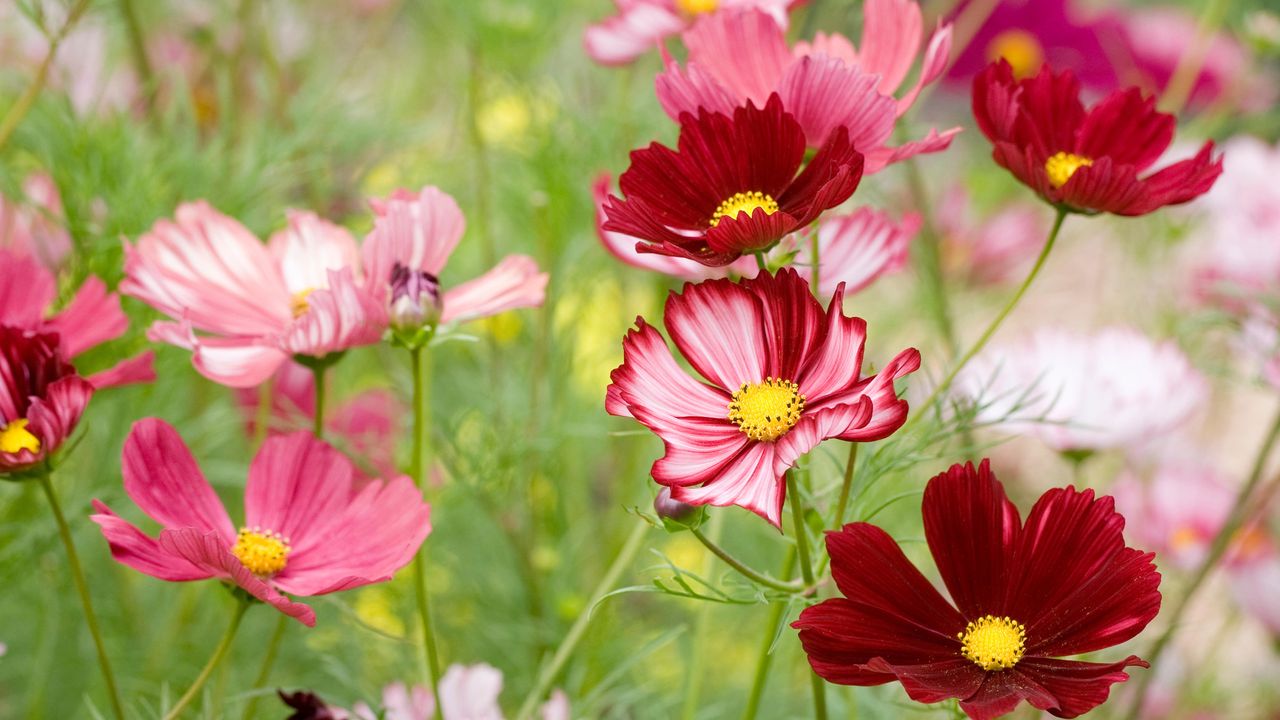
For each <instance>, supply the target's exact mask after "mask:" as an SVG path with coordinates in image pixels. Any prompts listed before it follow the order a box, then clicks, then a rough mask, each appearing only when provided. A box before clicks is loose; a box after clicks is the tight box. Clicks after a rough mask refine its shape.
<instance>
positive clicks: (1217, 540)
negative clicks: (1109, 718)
mask: <svg viewBox="0 0 1280 720" xmlns="http://www.w3.org/2000/svg"><path fill="white" fill-rule="evenodd" d="M1278 438H1280V412H1277V413H1276V417H1275V419H1274V420H1272V422H1271V427H1270V428H1269V429H1268V430H1267V434H1266V436H1265V437H1264V438H1263V440H1262V446H1261V447H1260V448H1259V449H1258V454H1257V456H1255V457H1254V459H1253V468H1252V469H1251V470H1250V471H1249V479H1248V480H1246V481H1245V483H1244V485H1243V486H1241V487H1240V492H1239V493H1237V494H1236V499H1235V502H1234V503H1233V504H1232V506H1231V512H1230V513H1229V514H1228V515H1227V520H1226V522H1225V523H1223V525H1222V529H1220V530H1219V531H1218V534H1217V535H1215V536H1214V538H1213V543H1212V544H1210V545H1209V553H1208V554H1207V555H1205V558H1204V560H1201V561H1200V565H1199V566H1197V567H1196V570H1195V572H1194V573H1193V574H1192V575H1191V580H1190V581H1189V582H1188V583H1187V586H1186V588H1185V589H1184V590H1183V591H1182V595H1181V597H1179V598H1178V602H1177V603H1176V604H1175V605H1174V606H1173V610H1171V611H1170V613H1169V619H1168V621H1167V622H1166V625H1165V629H1164V632H1163V633H1162V634H1161V635H1160V637H1159V638H1157V639H1156V642H1155V644H1154V645H1152V646H1151V652H1150V653H1148V654H1147V657H1146V660H1147V662H1149V663H1150V664H1151V665H1152V666H1155V664H1156V660H1158V659H1159V658H1160V655H1161V654H1162V653H1164V651H1165V648H1166V647H1168V645H1169V641H1170V640H1172V639H1173V636H1174V634H1175V633H1177V631H1178V629H1179V625H1180V624H1181V622H1182V616H1183V614H1185V613H1186V611H1187V606H1188V605H1190V604H1191V599H1192V598H1193V597H1195V594H1196V592H1197V591H1198V590H1199V589H1200V586H1201V585H1203V584H1204V581H1205V580H1206V579H1207V578H1208V577H1209V574H1210V573H1211V572H1212V571H1213V569H1214V568H1215V567H1217V565H1218V562H1219V561H1221V560H1222V557H1223V556H1224V555H1226V552H1227V549H1228V548H1229V547H1230V546H1231V539H1232V538H1233V537H1234V536H1235V534H1236V532H1238V531H1239V530H1240V527H1241V526H1242V525H1243V524H1244V522H1245V521H1246V520H1247V519H1248V517H1249V513H1250V508H1251V506H1252V505H1251V503H1250V502H1249V501H1250V500H1251V499H1252V498H1253V494H1254V490H1255V489H1256V488H1257V487H1258V483H1259V482H1261V480H1262V474H1263V472H1264V471H1265V470H1266V467H1267V459H1268V458H1270V457H1271V451H1272V449H1273V448H1274V447H1275V444H1276V440H1277V439H1278ZM1153 675H1154V673H1152V672H1146V673H1143V674H1142V678H1141V679H1140V680H1138V683H1137V689H1136V690H1135V695H1134V701H1133V706H1132V707H1131V708H1130V710H1129V714H1128V716H1127V717H1129V718H1137V717H1138V716H1139V714H1140V713H1141V711H1142V706H1143V703H1145V702H1146V694H1147V693H1146V690H1147V686H1148V685H1149V684H1150V683H1151V678H1152V677H1153Z"/></svg>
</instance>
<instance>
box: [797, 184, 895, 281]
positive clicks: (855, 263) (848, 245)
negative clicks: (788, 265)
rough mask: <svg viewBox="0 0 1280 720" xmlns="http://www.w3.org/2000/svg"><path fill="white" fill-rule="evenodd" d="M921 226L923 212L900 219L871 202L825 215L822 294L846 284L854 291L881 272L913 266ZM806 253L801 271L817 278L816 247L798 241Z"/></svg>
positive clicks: (820, 224) (821, 250)
mask: <svg viewBox="0 0 1280 720" xmlns="http://www.w3.org/2000/svg"><path fill="white" fill-rule="evenodd" d="M919 230H920V216H919V215H917V214H915V213H909V214H907V215H906V216H904V217H903V218H902V222H901V223H895V222H894V221H893V219H892V218H891V217H890V216H889V214H888V213H886V212H881V211H878V210H875V209H874V208H871V207H869V206H866V207H860V208H858V209H857V210H855V211H854V212H852V213H850V214H848V215H835V216H827V217H824V218H822V219H821V220H820V221H819V222H818V258H819V262H820V263H821V267H820V268H819V270H818V283H819V285H818V292H819V294H821V295H825V296H827V297H830V296H832V295H834V294H835V291H836V287H837V286H838V285H840V284H841V283H844V286H845V292H848V293H850V294H852V293H856V292H858V291H859V290H862V289H863V288H865V287H867V286H868V285H870V284H871V283H872V282H874V281H875V280H876V279H877V278H879V277H880V276H881V275H885V274H888V273H892V272H896V271H898V270H901V269H902V268H903V267H905V266H906V264H907V255H908V249H909V247H910V244H911V239H912V238H913V237H915V234H916V233H917V232H918V231H919ZM796 244H797V246H798V249H799V251H800V253H799V255H797V257H796V269H797V270H798V271H799V272H800V274H801V275H802V276H804V277H806V278H809V277H811V276H812V272H813V271H812V266H813V258H812V246H811V244H810V242H809V241H806V240H800V241H799V242H797V243H796Z"/></svg>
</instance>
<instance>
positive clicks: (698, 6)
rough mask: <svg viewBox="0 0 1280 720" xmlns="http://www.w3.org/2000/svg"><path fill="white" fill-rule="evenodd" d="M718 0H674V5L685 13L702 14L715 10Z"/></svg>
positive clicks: (718, 3)
mask: <svg viewBox="0 0 1280 720" xmlns="http://www.w3.org/2000/svg"><path fill="white" fill-rule="evenodd" d="M719 5H720V0H676V7H678V8H680V12H682V13H684V14H685V15H703V14H706V13H709V12H715V11H716V8H717V7H718V6H719Z"/></svg>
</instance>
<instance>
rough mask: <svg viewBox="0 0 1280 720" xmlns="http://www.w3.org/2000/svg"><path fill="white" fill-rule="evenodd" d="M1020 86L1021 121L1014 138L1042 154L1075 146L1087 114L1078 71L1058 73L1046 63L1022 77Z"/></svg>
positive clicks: (1018, 101) (1019, 120)
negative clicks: (1077, 77) (1081, 95)
mask: <svg viewBox="0 0 1280 720" xmlns="http://www.w3.org/2000/svg"><path fill="white" fill-rule="evenodd" d="M1019 87H1020V89H1021V90H1022V93H1021V95H1019V96H1018V97H1017V99H1016V102H1017V103H1018V106H1019V115H1018V122H1017V123H1016V124H1015V126H1014V136H1013V137H1012V138H1010V139H1011V140H1013V142H1014V143H1015V144H1017V145H1020V146H1022V147H1024V148H1034V149H1035V150H1036V151H1037V152H1038V153H1039V154H1040V156H1041V157H1048V156H1050V155H1052V154H1054V153H1056V152H1059V151H1063V150H1068V151H1069V150H1071V149H1072V148H1074V147H1075V146H1076V131H1077V130H1079V128H1080V125H1081V123H1083V122H1084V118H1085V113H1084V106H1083V105H1082V104H1080V82H1079V81H1078V80H1076V77H1075V74H1074V73H1072V72H1071V71H1070V70H1065V71H1063V72H1062V73H1061V74H1057V75H1055V74H1054V73H1053V71H1052V70H1051V69H1050V68H1049V66H1048V65H1045V66H1044V67H1043V68H1042V69H1041V70H1040V74H1038V75H1036V76H1035V77H1033V78H1028V79H1026V80H1023V81H1021V82H1020V83H1019Z"/></svg>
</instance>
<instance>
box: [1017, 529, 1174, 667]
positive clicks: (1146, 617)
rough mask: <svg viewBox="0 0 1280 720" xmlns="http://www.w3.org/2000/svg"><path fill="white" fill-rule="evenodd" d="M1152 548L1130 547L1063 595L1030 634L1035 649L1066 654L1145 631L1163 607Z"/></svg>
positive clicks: (1114, 642) (1035, 652)
mask: <svg viewBox="0 0 1280 720" xmlns="http://www.w3.org/2000/svg"><path fill="white" fill-rule="evenodd" d="M1153 557H1155V556H1154V554H1153V553H1144V552H1142V551H1141V550H1135V549H1133V548H1128V547H1127V548H1125V549H1124V550H1122V551H1120V552H1119V553H1117V554H1116V555H1114V556H1113V559H1112V561H1111V563H1110V564H1109V565H1107V566H1106V567H1105V568H1103V569H1102V570H1101V571H1099V572H1098V573H1097V574H1096V575H1094V576H1093V577H1091V578H1089V579H1088V580H1086V581H1085V582H1083V583H1081V584H1080V586H1079V587H1077V588H1074V589H1072V590H1071V591H1070V592H1069V594H1067V595H1065V596H1061V597H1051V598H1048V599H1047V600H1048V601H1047V602H1046V603H1045V604H1046V605H1050V606H1052V610H1050V611H1049V612H1047V613H1045V614H1044V619H1043V620H1041V621H1040V622H1039V623H1037V624H1036V626H1035V635H1034V636H1030V635H1029V636H1028V638H1027V640H1028V647H1027V650H1028V652H1029V653H1030V654H1033V655H1045V656H1049V657H1063V656H1066V655H1079V654H1081V653H1086V652H1092V651H1094V650H1101V649H1103V648H1108V647H1111V646H1113V645H1119V644H1120V643H1122V642H1124V641H1126V640H1129V639H1131V638H1133V637H1134V636H1136V635H1137V634H1138V633H1140V632H1142V630H1143V628H1145V627H1146V626H1147V624H1148V623H1150V622H1151V621H1152V620H1153V619H1154V618H1155V616H1156V615H1157V614H1158V613H1159V612H1160V600H1161V598H1160V591H1159V587H1160V573H1158V572H1156V567H1155V565H1154V564H1153V563H1152V562H1151V560H1152V558H1153Z"/></svg>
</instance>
